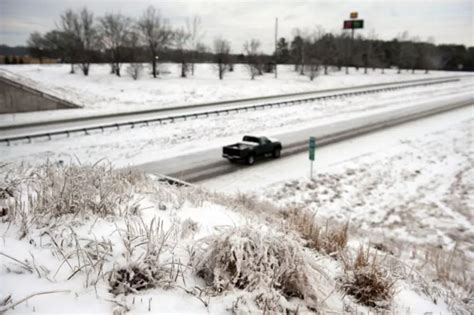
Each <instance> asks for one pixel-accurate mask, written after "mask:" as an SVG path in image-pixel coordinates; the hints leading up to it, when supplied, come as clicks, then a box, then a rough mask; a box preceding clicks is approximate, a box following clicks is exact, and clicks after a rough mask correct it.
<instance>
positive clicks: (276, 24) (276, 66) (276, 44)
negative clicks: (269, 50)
mask: <svg viewBox="0 0 474 315" xmlns="http://www.w3.org/2000/svg"><path fill="white" fill-rule="evenodd" d="M277 48H278V18H276V19H275V54H274V56H275V57H274V58H275V79H276V78H278V70H277V68H278V60H277Z"/></svg>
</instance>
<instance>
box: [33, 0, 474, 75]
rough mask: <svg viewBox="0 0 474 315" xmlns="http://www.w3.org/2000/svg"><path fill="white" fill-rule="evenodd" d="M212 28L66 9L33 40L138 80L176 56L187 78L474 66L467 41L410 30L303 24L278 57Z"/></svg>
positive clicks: (49, 50)
mask: <svg viewBox="0 0 474 315" xmlns="http://www.w3.org/2000/svg"><path fill="white" fill-rule="evenodd" d="M204 34H205V32H204V29H203V25H202V20H201V19H200V17H199V16H194V17H192V18H188V19H187V20H186V23H185V25H183V26H182V27H177V28H173V27H171V25H170V24H169V22H168V20H167V19H165V18H164V17H163V16H162V15H161V13H160V11H158V10H157V9H156V8H154V7H153V6H150V7H148V8H147V9H146V10H145V11H144V12H143V14H142V15H141V16H140V17H139V18H137V19H132V18H130V17H127V16H125V15H122V14H114V13H107V14H105V15H104V16H102V17H98V18H95V17H94V15H93V13H92V12H91V11H89V10H88V9H87V8H83V9H81V10H71V9H69V10H66V11H65V12H64V13H63V14H61V15H60V17H59V22H58V23H57V25H56V28H55V29H54V30H51V31H49V32H47V33H45V34H40V33H38V32H33V33H32V34H30V37H29V39H28V42H27V44H28V49H29V51H30V54H31V55H33V56H34V57H36V58H38V59H39V60H40V63H41V62H42V59H43V58H46V57H48V58H55V59H59V60H60V61H61V62H63V63H69V64H70V65H71V70H70V72H71V73H74V72H75V69H76V68H79V69H80V70H81V71H82V73H83V74H84V75H86V76H87V75H88V74H89V69H90V65H91V64H92V63H98V62H100V63H103V62H107V63H109V64H110V73H111V74H114V75H117V76H121V75H122V65H123V64H124V63H129V66H128V67H127V69H126V71H127V73H128V74H130V75H131V76H132V77H133V78H134V79H137V78H138V77H139V76H140V74H141V73H142V72H143V70H144V69H143V63H145V62H147V63H150V64H151V74H152V75H153V77H155V78H156V77H157V76H158V75H159V67H158V65H159V62H164V61H172V62H178V63H180V65H181V77H187V76H188V75H189V74H191V75H194V72H195V67H194V65H195V63H197V62H213V63H215V67H216V70H217V71H216V72H217V74H218V76H219V78H220V79H223V78H224V75H225V73H226V72H228V71H233V65H234V63H244V64H246V66H247V68H248V70H249V75H250V78H251V79H254V78H255V77H256V76H257V75H261V74H263V72H273V71H274V69H275V65H276V64H294V67H295V71H298V72H299V73H300V74H301V75H307V76H308V77H309V78H310V80H313V79H314V78H315V77H316V76H317V75H319V74H325V75H327V74H329V70H330V69H336V70H342V68H345V71H346V73H349V67H356V68H363V69H364V72H365V73H367V72H368V69H370V68H372V69H374V70H375V69H376V68H377V69H380V71H381V72H382V73H383V72H384V71H385V69H387V68H391V67H397V69H398V71H399V73H400V72H401V71H402V70H407V71H411V72H413V73H414V72H415V70H417V69H423V70H424V71H425V72H428V71H429V70H438V69H439V70H469V71H472V70H474V48H473V47H470V48H467V49H466V47H465V46H463V45H435V44H433V43H432V42H430V41H425V42H423V41H421V40H420V39H419V38H416V37H410V35H409V34H408V33H407V32H404V33H402V34H400V35H399V36H398V37H397V38H395V39H393V40H391V41H384V40H379V39H377V36H376V35H375V34H374V33H373V32H371V33H370V34H369V35H368V36H366V37H363V36H357V37H356V38H354V39H351V37H350V35H349V34H348V33H346V32H340V33H339V34H334V33H331V32H326V31H325V30H324V29H322V28H321V27H317V28H316V29H315V30H313V31H301V30H298V29H296V30H295V31H294V34H293V39H292V40H291V42H288V41H287V40H286V39H285V38H280V39H279V40H278V42H277V44H276V48H275V52H274V54H272V55H268V54H264V53H263V52H262V51H261V49H260V48H261V43H260V41H259V40H258V39H254V38H253V39H249V40H248V41H247V42H245V44H244V45H243V47H242V52H241V53H237V54H232V53H231V43H230V41H228V40H227V39H225V38H223V37H219V38H215V39H214V41H213V47H211V48H209V47H206V46H205V45H204V44H203V43H202V39H203V36H204Z"/></svg>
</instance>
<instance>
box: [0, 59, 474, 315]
mask: <svg viewBox="0 0 474 315" xmlns="http://www.w3.org/2000/svg"><path fill="white" fill-rule="evenodd" d="M202 66H203V67H204V66H207V65H202ZM35 67H36V68H35ZM46 68H48V66H24V68H22V69H24V74H25V77H30V76H33V74H34V73H37V75H38V77H41V76H43V78H42V79H37V80H39V81H41V82H44V84H46V85H48V86H50V88H51V89H52V90H55V91H54V92H55V93H58V91H61V87H59V88H58V86H59V85H55V83H54V82H56V84H58V83H57V82H60V81H61V78H64V77H67V78H68V79H64V82H69V83H67V84H71V86H66V85H64V88H65V89H67V90H65V91H69V89H70V91H71V93H70V94H71V95H72V97H74V98H76V99H80V97H82V96H84V97H86V98H87V97H90V98H91V99H94V104H96V105H97V107H93V108H100V109H107V110H110V107H111V106H109V105H110V104H113V102H112V100H113V99H109V96H110V95H112V94H114V93H116V92H117V91H118V90H117V89H120V84H122V83H121V82H123V84H124V86H129V87H130V86H135V87H136V88H137V91H136V93H137V94H136V95H135V96H136V98H139V97H141V95H143V99H142V100H143V102H144V104H145V105H146V101H145V100H147V99H148V100H149V101H150V100H152V99H153V98H152V97H151V96H150V95H151V94H147V93H148V92H146V91H152V88H151V87H150V86H151V85H153V86H154V85H155V84H156V85H160V83H161V84H162V85H163V86H166V85H167V84H168V83H169V85H168V87H169V90H168V91H165V89H163V90H162V91H163V93H164V94H163V95H168V96H169V98H168V100H171V101H173V102H174V101H178V100H183V101H186V102H187V101H190V100H191V99H192V100H193V101H192V102H194V101H198V100H199V99H200V97H201V100H204V99H206V97H210V96H213V97H223V98H225V97H231V98H234V97H239V98H240V97H243V96H244V95H241V94H242V93H249V94H248V95H247V94H246V95H245V96H251V93H258V92H259V90H258V88H251V86H253V85H254V84H256V85H255V86H257V87H258V85H259V84H260V83H252V82H251V81H250V80H248V79H247V78H246V77H244V73H243V72H242V71H240V72H239V70H236V73H234V74H231V75H230V76H229V78H226V79H225V80H224V81H223V83H219V82H218V81H217V80H215V78H212V79H211V75H212V76H215V74H214V73H213V72H212V71H211V70H212V69H208V71H209V72H208V76H209V78H208V79H205V78H202V79H199V78H195V79H191V80H189V82H193V83H190V84H189V85H186V86H188V87H190V86H193V85H194V88H195V89H196V91H198V90H199V91H200V92H202V95H197V94H196V95H195V96H189V95H191V94H192V93H189V91H191V90H186V91H187V92H186V91H184V90H185V89H186V88H181V87H179V88H176V87H177V86H180V84H177V82H183V80H188V79H179V78H177V75H175V74H174V73H175V72H176V71H175V70H176V69H175V70H174V71H173V74H169V75H165V76H164V78H161V79H158V80H152V79H143V80H141V81H137V83H135V82H133V81H132V80H131V79H130V78H125V77H124V78H115V77H112V76H110V75H109V74H106V71H107V67H106V66H103V68H102V70H101V71H102V74H100V73H98V72H97V73H96V72H95V71H99V70H100V69H101V68H100V67H99V66H94V67H93V68H92V73H91V77H90V78H83V77H82V76H81V75H79V74H76V75H68V74H65V73H66V72H67V67H66V66H57V65H55V66H51V69H54V70H51V71H50V70H49V69H48V71H44V69H46ZM9 69H10V68H9ZM18 69H20V68H18ZM34 69H36V70H34ZM200 71H202V72H204V70H202V69H201V68H200V69H198V73H200ZM53 73H55V74H54V75H53ZM176 73H177V72H176ZM238 73H240V76H241V77H238V76H237V75H238ZM17 74H20V75H22V73H21V71H17ZM280 74H281V76H282V77H283V76H284V75H285V72H284V71H280ZM286 74H287V75H289V76H290V75H292V73H291V71H290V69H287V72H286ZM232 75H235V76H236V77H234V78H233V79H232V77H231V76H232ZM434 75H435V74H433V75H429V76H430V77H431V76H434ZM171 76H174V77H173V78H171ZM403 76H404V75H403ZM407 76H408V75H407ZM409 76H410V78H413V77H414V76H412V75H409ZM420 76H421V75H420ZM420 76H418V75H417V76H416V77H420ZM355 77H358V79H357V80H355V79H354V78H355ZM369 77H370V79H367V80H368V81H361V80H364V78H369ZM48 78H50V81H48ZM345 78H347V81H346V82H345V83H343V84H347V85H351V84H363V83H373V82H374V78H375V80H382V78H389V79H387V80H390V78H394V79H396V80H398V79H400V76H395V75H386V76H381V75H378V76H372V75H368V76H364V75H362V74H360V75H359V74H356V75H354V76H353V77H351V76H349V77H345V76H343V75H341V74H332V75H330V76H328V77H321V78H318V79H317V80H319V81H315V82H313V83H309V82H303V80H307V78H302V77H299V76H296V77H295V78H293V79H288V80H289V83H288V84H289V86H288V87H284V86H283V85H284V84H282V81H283V80H284V79H283V78H282V79H281V80H282V81H280V82H279V83H278V84H273V83H269V82H270V80H271V79H270V76H265V77H264V78H258V79H257V82H261V83H262V85H261V91H260V92H262V91H266V92H268V93H269V94H276V93H282V92H295V91H298V89H299V88H302V89H305V88H308V89H311V90H312V89H313V86H316V85H317V86H318V88H320V86H319V83H321V84H322V85H324V84H323V82H327V85H326V86H324V87H321V88H328V87H334V85H335V84H336V82H337V81H338V80H341V81H343V80H345ZM349 78H351V79H349ZM43 79H44V81H43ZM69 79H70V80H71V81H69ZM228 79H229V80H228ZM408 79H409V78H408ZM74 80H77V81H76V82H73V81H74ZM120 80H122V81H120ZM298 80H299V81H301V82H297V81H298ZM324 80H327V81H324ZM331 80H333V81H331ZM351 80H353V81H351ZM39 81H35V82H33V83H32V84H40V83H38V82H39ZM100 81H103V82H104V84H103V85H101V84H97V82H100ZM211 81H212V84H211V83H210V82H211ZM247 81H248V82H247ZM349 81H350V82H349ZM369 81H370V82H369ZM86 82H89V83H90V85H88V84H89V83H86ZM110 82H113V84H110ZM126 82H128V83H126ZM186 82H188V81H186ZM224 82H227V83H224ZM239 82H240V83H239ZM318 82H319V83H318ZM379 82H380V81H379ZM140 83H142V84H143V85H140ZM41 84H43V83H41ZM65 84H66V83H65ZM216 84H221V87H222V90H219V88H218V87H216ZM292 84H294V85H293V86H291V85H292ZM296 84H297V85H298V86H299V87H296ZM300 84H301V85H300ZM310 84H311V88H309V85H310ZM331 84H333V85H331ZM337 84H338V85H339V82H337ZM73 86H76V87H73ZM141 86H143V90H140V87H141ZM183 86H184V84H183ZM205 86H208V87H209V86H212V87H213V88H212V89H207V88H206V87H205ZM263 86H266V87H267V88H266V89H263V88H262V87H263ZM472 86H473V81H472V79H470V80H469V79H465V80H462V81H460V82H456V83H449V84H444V85H442V86H426V87H416V88H410V89H404V90H400V91H393V92H387V93H380V94H370V95H363V96H357V97H349V98H341V99H333V100H325V101H319V102H314V103H311V104H301V105H294V106H291V107H287V108H279V109H272V110H265V111H257V112H249V113H239V114H233V115H229V116H221V117H209V118H205V119H204V118H203V119H196V120H192V121H186V122H179V121H178V122H175V123H173V124H166V125H152V126H150V127H143V128H139V127H136V128H134V129H128V130H127V129H123V130H119V131H113V132H112V131H110V132H105V133H103V134H100V133H98V134H94V135H90V136H76V137H71V138H63V139H53V140H51V141H38V142H33V143H31V144H14V145H12V146H1V147H0V235H1V239H0V314H1V313H3V312H6V313H7V314H25V313H48V314H50V313H56V314H64V313H103V314H114V315H115V314H125V313H130V314H136V313H174V314H176V313H192V314H196V313H206V314H249V313H252V314H260V313H266V314H314V313H316V312H318V313H321V314H333V313H351V314H354V313H357V314H360V313H362V314H368V313H392V314H424V313H433V314H470V313H471V314H472V313H473V312H474V299H473V296H472V292H473V290H474V288H473V286H472V283H473V276H474V270H473V267H472V266H473V262H474V243H473V239H474V233H473V231H474V226H473V225H474V218H473V213H474V209H473V206H472V205H473V204H474V199H473V195H474V194H473V191H474V181H473V179H474V174H473V169H474V162H473V161H474V160H473V156H474V144H473V140H474V138H473V130H474V117H473V112H472V106H471V107H467V108H462V109H459V110H457V111H456V112H452V113H446V114H443V115H439V116H438V117H439V118H436V117H431V118H428V119H431V120H430V121H431V123H430V124H429V126H427V125H420V126H418V129H416V131H413V132H411V133H410V132H405V133H402V132H400V134H403V135H404V136H402V137H401V138H396V139H395V140H394V139H391V138H390V139H389V138H388V136H387V135H385V136H379V137H378V138H377V136H374V137H375V138H376V139H378V141H379V142H383V145H373V142H374V141H376V140H374V139H372V140H371V141H372V145H371V144H370V143H369V142H367V141H366V140H361V139H360V138H357V139H353V140H350V141H353V142H355V143H358V144H359V145H360V146H370V147H371V150H366V152H362V151H357V152H360V154H358V153H357V152H356V150H353V151H354V152H349V151H350V150H351V149H350V148H351V146H344V147H341V148H340V149H339V150H338V151H337V152H336V153H335V152H332V157H331V155H329V154H327V155H326V160H327V161H326V163H325V166H323V165H321V164H317V166H318V167H317V171H316V173H315V179H314V180H308V179H307V178H306V176H307V172H306V171H307V161H306V157H305V161H303V162H302V161H301V160H298V158H299V157H298V156H294V157H289V158H288V159H280V161H272V162H271V163H265V164H267V165H268V167H269V168H268V169H267V171H268V170H270V169H272V167H273V171H274V172H275V174H274V175H271V176H270V180H269V178H265V177H260V175H259V173H258V172H259V171H258V169H257V167H260V165H256V168H254V169H253V172H252V176H254V180H252V181H250V180H249V178H250V177H249V176H247V177H244V176H243V175H244V173H245V172H247V173H248V172H250V168H246V170H243V171H242V172H237V173H234V176H239V177H238V178H239V179H241V182H240V184H238V183H237V184H236V183H235V181H236V179H235V177H234V178H233V179H229V178H228V177H226V178H225V179H223V178H221V179H216V180H215V181H214V182H212V185H211V184H210V183H209V182H208V183H206V184H205V185H204V186H205V187H211V186H213V187H219V186H223V187H224V186H225V187H226V188H227V189H224V188H223V187H219V188H220V189H216V190H217V191H227V192H229V189H233V190H234V191H237V190H239V189H238V188H239V185H240V187H244V186H245V187H246V188H247V189H242V191H245V190H247V191H249V190H253V192H250V193H249V192H247V193H236V194H222V193H218V192H215V191H214V190H215V189H207V188H202V187H189V188H177V187H172V186H168V185H166V184H163V183H160V182H157V181H156V180H155V179H154V178H152V177H150V176H147V175H144V174H141V173H138V172H137V171H134V170H128V169H126V168H124V167H126V166H127V165H136V164H139V163H144V162H148V161H152V160H157V159H159V158H161V159H164V158H167V157H172V156H179V155H182V154H184V153H189V152H195V151H199V150H201V149H203V148H206V149H209V148H213V147H220V146H221V145H223V144H227V143H230V142H233V141H235V140H237V139H238V138H240V137H241V135H242V134H243V133H259V134H260V133H262V132H265V135H272V134H277V133H282V132H285V131H295V130H300V129H303V128H307V127H311V126H314V125H316V124H318V123H321V122H328V121H332V120H334V121H337V120H340V119H343V118H344V119H345V118H351V117H360V116H363V115H367V114H368V113H376V112H383V111H387V110H390V109H394V108H400V107H404V106H414V105H416V104H419V103H423V102H426V101H427V100H430V99H437V100H446V101H448V100H450V99H453V98H456V97H459V96H471V97H472V95H473V92H472ZM93 87H94V88H93ZM171 87H174V89H175V90H173V88H171ZM247 87H248V89H247ZM83 88H84V89H85V90H80V89H83ZM88 88H90V93H85V92H84V91H86V90H87V89H88ZM214 88H215V89H216V90H214ZM286 88H288V90H283V89H286ZM75 89H76V90H75ZM158 89H161V85H160V87H158ZM176 89H177V90H176ZM239 89H241V90H242V91H239ZM252 89H253V90H252ZM278 89H279V90H278ZM101 90H103V91H104V92H103V93H102V94H100V93H101ZM277 90H278V91H277ZM274 91H275V92H274ZM155 92H156V91H155ZM220 92H222V93H220ZM65 93H67V92H65ZM175 93H176V94H175ZM213 93H214V95H213ZM123 94H124V95H131V94H133V93H132V92H130V93H128V92H124V93H123ZM223 95H224V96H223ZM256 95H260V94H256ZM128 97H129V96H124V97H123V98H121V97H118V98H117V99H115V100H116V101H117V102H119V103H120V104H121V105H120V106H119V107H126V106H130V108H132V107H133V108H137V107H140V106H141V105H137V104H136V103H134V102H136V100H132V101H131V103H130V104H129V105H125V103H123V101H124V100H126V98H128ZM193 97H195V98H193ZM107 103H108V104H109V105H106V104H107ZM101 104H102V105H101ZM167 104H171V103H167V97H163V103H161V105H163V106H166V105H167ZM148 105H150V106H155V105H154V104H150V103H149V104H148ZM161 105H160V106H161ZM93 106H95V105H93ZM443 117H444V118H443ZM446 117H447V118H446ZM416 123H417V122H413V123H411V124H416ZM420 124H422V123H421V122H420ZM434 126H436V128H435V127H434ZM397 128H403V127H401V126H400V127H397ZM400 134H399V135H398V137H400ZM367 137H369V136H366V138H367ZM400 139H402V140H401V141H400ZM358 141H359V142H358ZM336 145H337V144H336ZM354 146H355V144H354V143H353V144H352V147H354ZM322 150H325V149H322ZM329 151H330V149H329ZM329 151H328V152H329ZM335 154H338V156H337V157H335V156H334V155H335ZM323 155H324V154H323ZM158 156H159V158H157V157H158ZM102 158H105V159H106V160H102V161H100V159H102ZM292 159H294V160H293V161H294V163H293V164H291V163H287V161H289V160H292ZM318 159H321V156H320V153H319V151H318V153H317V163H318ZM331 159H332V162H331ZM107 160H108V161H110V163H111V164H113V165H114V166H118V167H121V168H122V169H121V170H114V169H113V167H111V165H110V164H109V162H108V161H107ZM59 161H61V162H59ZM62 161H64V162H65V163H63V162H62ZM77 161H80V163H81V165H79V163H78V162H77ZM45 162H46V164H44V163H45ZM274 163H276V164H277V165H276V164H274ZM295 163H296V164H295ZM272 164H273V166H272ZM275 165H276V166H275ZM294 165H296V166H295V167H294V168H293V166H294ZM275 167H277V168H276V171H275ZM263 168H265V165H263ZM303 168H304V175H301V174H303V173H302V172H301V170H302V169H303ZM275 181H277V183H274V184H272V185H271V184H270V183H272V182H275ZM230 183H232V184H233V185H230ZM346 223H347V224H348V228H347V230H346V228H345V227H346V225H345V224H346Z"/></svg>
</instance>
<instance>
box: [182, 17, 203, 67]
mask: <svg viewBox="0 0 474 315" xmlns="http://www.w3.org/2000/svg"><path fill="white" fill-rule="evenodd" d="M186 28H187V31H188V33H189V34H190V38H189V46H190V47H189V48H190V50H191V75H194V62H195V60H194V59H195V53H196V51H198V48H199V45H200V44H201V40H202V38H203V37H204V31H203V29H202V20H201V17H200V16H198V15H195V16H193V18H192V19H191V20H189V19H187V20H186Z"/></svg>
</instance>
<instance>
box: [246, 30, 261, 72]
mask: <svg viewBox="0 0 474 315" xmlns="http://www.w3.org/2000/svg"><path fill="white" fill-rule="evenodd" d="M259 48H260V41H258V40H257V39H252V40H251V41H250V42H249V41H246V42H245V44H244V51H245V54H246V55H247V68H248V70H249V73H250V78H251V79H252V80H254V79H255V76H256V75H257V74H258V73H259V71H260V63H261V62H260V52H259Z"/></svg>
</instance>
